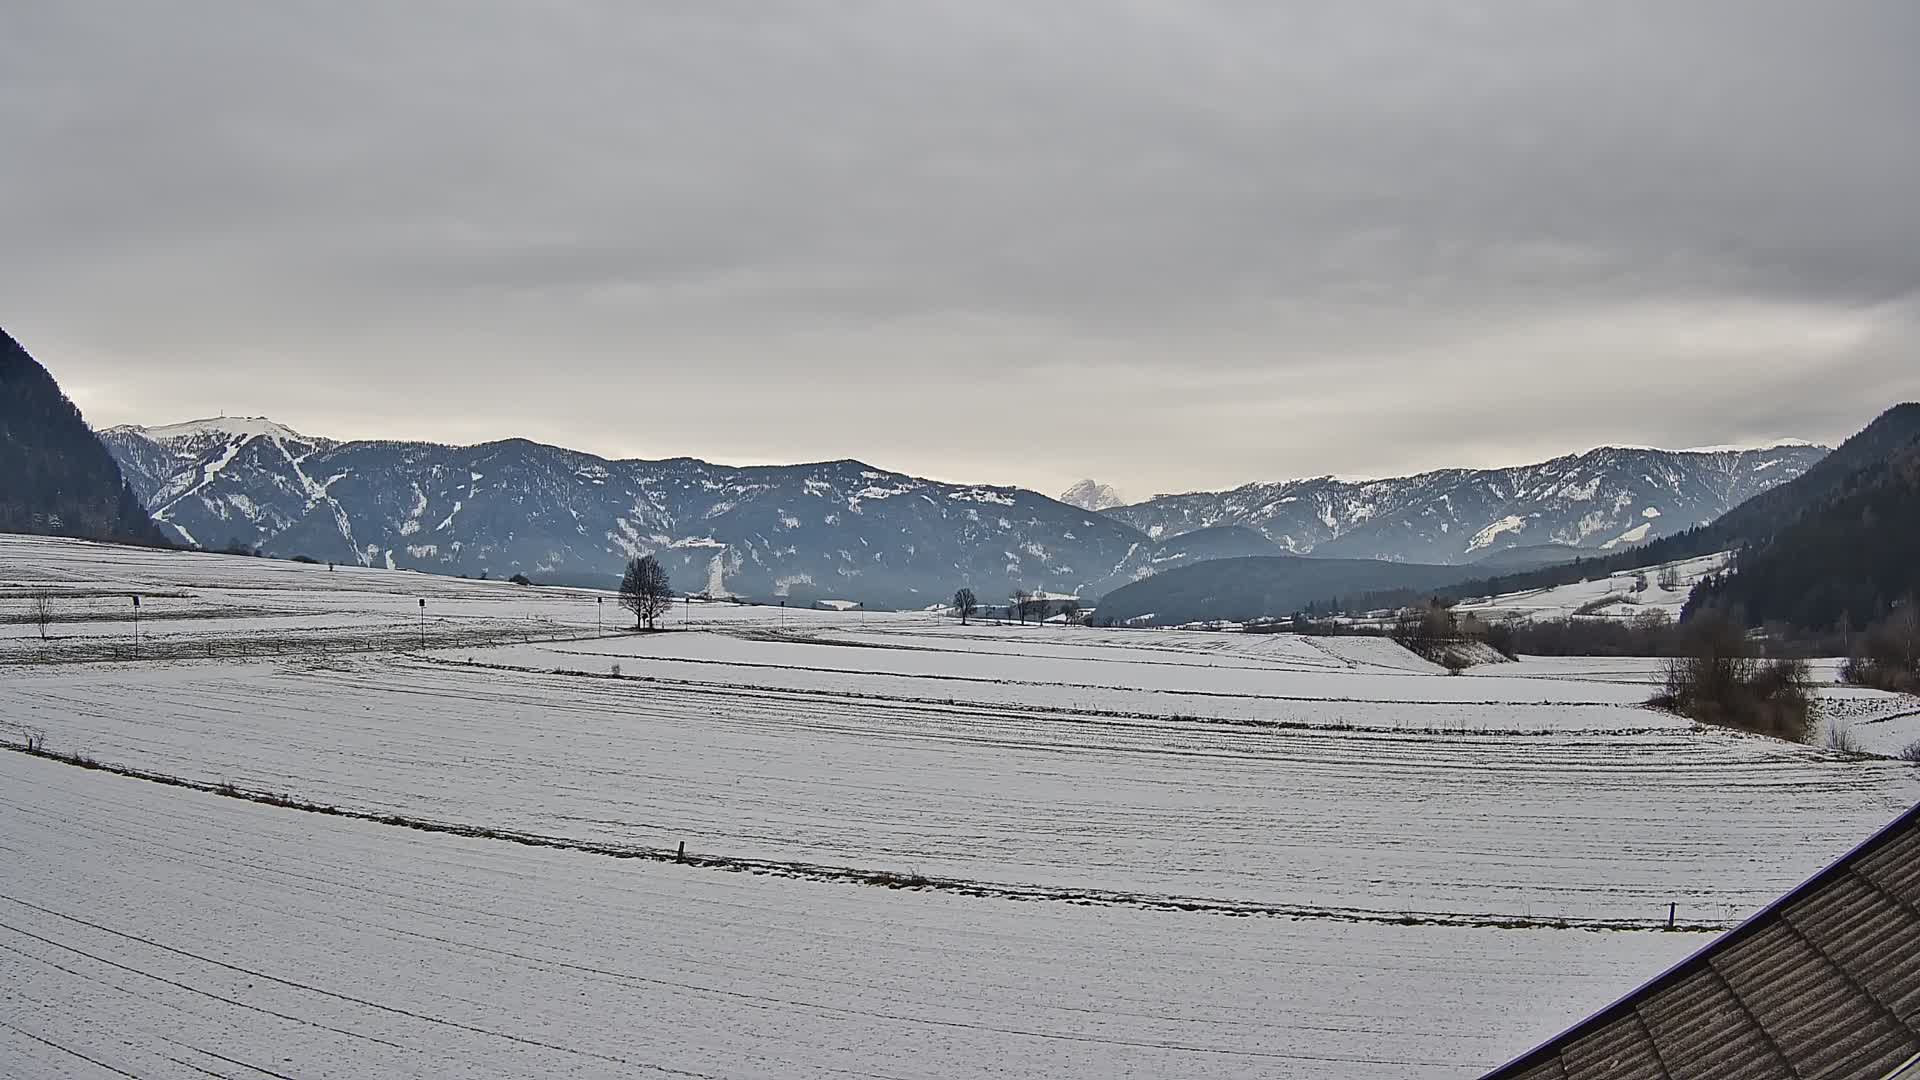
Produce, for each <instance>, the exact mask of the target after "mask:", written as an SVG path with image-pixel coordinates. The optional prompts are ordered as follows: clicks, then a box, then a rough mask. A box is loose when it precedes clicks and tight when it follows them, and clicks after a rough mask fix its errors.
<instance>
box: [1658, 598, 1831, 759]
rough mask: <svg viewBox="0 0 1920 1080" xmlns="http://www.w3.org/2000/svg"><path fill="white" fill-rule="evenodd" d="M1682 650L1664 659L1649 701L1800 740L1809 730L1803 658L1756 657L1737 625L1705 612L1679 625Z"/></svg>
mask: <svg viewBox="0 0 1920 1080" xmlns="http://www.w3.org/2000/svg"><path fill="white" fill-rule="evenodd" d="M1681 634H1682V638H1683V641H1684V649H1683V652H1682V655H1680V656H1676V657H1673V658H1672V659H1670V660H1669V661H1668V662H1667V671H1666V692H1665V693H1663V694H1661V695H1659V696H1658V697H1656V698H1654V699H1653V702H1652V704H1654V705H1658V706H1660V707H1663V708H1667V709H1671V710H1672V711H1674V712H1677V713H1679V714H1680V715H1682V716H1685V717H1688V718H1690V719H1693V720H1698V721H1699V722H1701V723H1703V724H1716V725H1719V726H1721V727H1730V728H1735V729H1738V730H1740V731H1748V732H1752V733H1754V734H1756V735H1768V736H1772V737H1773V738H1776V739H1786V740H1788V741H1789V742H1798V743H1804V742H1806V741H1808V739H1810V738H1811V737H1812V735H1813V701H1814V691H1813V678H1812V675H1811V673H1810V672H1809V670H1808V667H1807V662H1806V661H1804V660H1793V659H1774V660H1767V661H1764V662H1762V661H1759V660H1757V659H1755V657H1754V648H1753V644H1752V643H1751V642H1749V641H1748V640H1747V635H1746V632H1745V631H1744V630H1743V629H1742V628H1741V627H1740V625H1739V624H1738V623H1737V622H1735V621H1733V620H1732V619H1729V618H1727V617H1726V616H1725V615H1723V614H1721V613H1719V612H1716V611H1708V612H1704V613H1702V614H1701V615H1699V616H1697V617H1695V619H1694V620H1693V621H1692V622H1691V623H1688V624H1686V625H1685V626H1683V627H1682V628H1681Z"/></svg>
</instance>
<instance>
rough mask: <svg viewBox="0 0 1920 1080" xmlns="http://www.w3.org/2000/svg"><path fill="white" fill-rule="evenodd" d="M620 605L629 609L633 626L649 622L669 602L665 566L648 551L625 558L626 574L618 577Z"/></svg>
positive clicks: (649, 624)
mask: <svg viewBox="0 0 1920 1080" xmlns="http://www.w3.org/2000/svg"><path fill="white" fill-rule="evenodd" d="M620 606H621V607H623V608H626V609H627V610H628V611H631V612H633V620H634V621H633V628H634V629H635V630H638V629H640V627H641V626H642V625H645V626H646V628H647V629H649V630H651V629H653V622H654V620H655V619H658V618H659V617H660V616H662V615H664V614H666V612H667V609H668V608H670V607H672V606H673V584H672V582H670V581H669V580H668V579H667V571H666V568H665V567H663V566H661V565H660V560H659V559H656V558H654V557H653V556H651V555H643V556H641V557H640V558H638V559H628V560H627V574H626V576H625V577H623V578H621V579H620Z"/></svg>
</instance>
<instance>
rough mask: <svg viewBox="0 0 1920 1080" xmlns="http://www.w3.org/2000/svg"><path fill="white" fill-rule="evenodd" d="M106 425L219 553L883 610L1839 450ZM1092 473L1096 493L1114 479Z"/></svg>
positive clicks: (1584, 513) (1519, 510) (1621, 495)
mask: <svg viewBox="0 0 1920 1080" xmlns="http://www.w3.org/2000/svg"><path fill="white" fill-rule="evenodd" d="M100 435H101V440H102V441H103V442H104V443H105V444H106V445H107V447H108V449H109V450H111V451H112V452H113V455H114V457H115V458H116V459H117V460H118V461H119V463H120V466H121V469H122V471H123V472H125V474H126V476H127V479H128V481H129V482H130V483H131V484H132V486H133V488H134V490H135V491H136V492H137V493H138V494H139V495H140V497H141V498H142V499H143V500H144V501H145V503H146V505H147V507H148V509H149V510H150V511H151V512H152V514H153V518H154V520H155V521H156V522H157V523H158V524H159V525H160V527H161V528H162V529H163V530H164V531H166V532H167V533H169V534H170V535H172V536H174V537H177V538H178V539H179V540H181V541H183V542H186V543H189V544H194V545H197V546H201V547H205V548H208V549H212V550H219V549H221V548H225V547H228V546H230V545H232V544H235V543H237V544H238V545H240V546H241V547H244V548H248V549H253V548H260V549H263V550H265V551H267V552H270V553H273V554H278V555H295V554H300V555H307V556H310V557H312V558H316V559H325V560H331V561H336V562H346V563H355V562H357V563H362V564H366V565H379V566H392V567H399V568H414V569H420V570H425V571H431V572H435V573H445V574H467V575H470V576H476V577H477V576H480V575H481V574H487V575H490V576H493V577H505V576H508V575H511V574H514V573H525V574H527V575H529V576H530V577H532V578H534V579H535V580H537V581H550V582H557V583H574V584H593V585H608V584H611V583H612V581H613V580H615V579H616V578H617V575H618V573H619V570H620V567H621V566H622V564H623V563H624V561H625V560H626V559H627V558H628V557H630V556H633V555H637V554H645V553H651V554H655V555H657V556H658V557H660V558H661V560H662V561H663V562H665V563H666V565H667V567H668V570H669V572H670V573H671V574H672V575H673V581H674V587H675V588H676V589H679V590H683V591H690V592H704V593H708V594H711V595H728V594H731V595H739V596H746V597H753V598H776V597H778V598H791V599H793V600H796V601H808V600H813V599H823V598H838V599H853V600H859V601H863V602H866V603H869V604H874V605H876V606H880V605H884V606H925V605H928V604H932V603H936V602H939V601H940V600H942V599H944V598H945V597H948V596H950V595H951V594H952V592H953V590H954V589H955V588H957V587H959V586H961V585H967V586H970V587H972V588H973V589H974V590H975V591H976V592H977V593H979V594H980V595H981V596H982V597H994V596H1000V595H1005V593H1006V592H1008V591H1011V590H1012V589H1014V588H1027V589H1045V590H1048V591H1054V592H1072V593H1077V594H1079V595H1081V596H1083V597H1088V598H1093V597H1098V596H1100V595H1103V594H1104V593H1106V592H1107V591H1109V590H1111V589H1113V588H1116V587H1118V586H1120V585H1123V584H1126V583H1128V582H1131V581H1134V580H1138V579H1139V578H1142V577H1146V576H1149V575H1151V574H1154V573H1157V572H1160V571H1162V570H1165V569H1169V568H1172V567H1175V566H1182V565H1190V564H1192V563H1195V562H1201V561H1206V560H1209V559H1217V558H1233V557H1239V556H1246V555H1271V554H1280V553H1286V552H1294V553H1305V552H1315V553H1325V554H1341V555H1358V556H1360V557H1369V558H1387V559H1395V560H1406V561H1424V562H1467V561H1471V560H1472V559H1474V558H1475V557H1477V556H1482V555H1486V554H1488V553H1490V552H1494V551H1499V550H1504V549H1506V548H1510V547H1516V546H1522V545H1534V544H1540V543H1545V542H1550V541H1556V540H1557V541H1559V542H1563V543H1569V544H1577V545H1579V546H1583V547H1604V546H1607V545H1608V544H1614V545H1618V544H1631V543H1634V542H1636V541H1637V540H1639V539H1644V538H1651V537H1653V536H1657V535H1661V534H1662V533H1665V532H1671V531H1676V530H1677V529H1679V528H1684V527H1686V526H1688V525H1692V524H1694V523H1696V522H1697V521H1701V520H1706V519H1709V518H1711V517H1713V516H1714V515H1716V514H1717V513H1718V512H1719V511H1720V510H1722V509H1725V508H1726V507H1727V506H1731V505H1732V504H1733V503H1735V502H1738V501H1740V500H1741V499H1743V498H1745V497H1746V496H1747V495H1749V494H1752V493H1753V492H1755V491H1758V490H1761V489H1763V488H1764V487H1767V486H1770V485H1771V484H1773V483H1778V482H1780V481H1783V480H1786V479H1788V478H1790V477H1792V476H1796V475H1798V474H1799V473H1800V472H1801V471H1803V470H1804V469H1805V468H1806V467H1807V466H1808V465H1809V464H1811V463H1812V462H1813V461H1814V460H1817V459H1818V457H1819V456H1820V454H1821V453H1823V451H1821V450H1819V449H1818V448H1807V447H1781V448H1777V449H1775V450H1769V451H1757V452H1725V453H1713V454H1685V453H1681V454H1675V453H1670V452H1667V451H1624V450H1601V451H1594V452H1593V453H1591V454H1586V455H1581V456H1579V457H1577V458H1564V459H1559V460H1558V461H1554V462H1548V463H1546V464H1544V465H1538V466H1531V467H1528V468H1525V469H1505V470H1489V471H1483V472H1466V471H1449V472H1442V473H1430V474H1426V475H1424V476H1420V477H1410V478H1407V479H1404V480H1383V481H1374V482H1371V483H1367V484H1347V483H1343V482H1340V481H1334V480H1329V479H1322V480H1307V481H1295V482H1293V483H1289V484H1274V485H1249V486H1248V487H1245V488H1241V489H1238V490H1236V491H1233V492H1225V493H1196V494H1191V495H1178V496H1162V497H1160V498H1156V499H1153V500H1151V501H1149V502H1146V503H1141V504H1137V505H1134V506H1127V507H1119V508H1115V509H1112V510H1109V511H1106V512H1094V511H1089V510H1086V509H1083V508H1081V507H1077V506H1070V505H1068V504H1066V503H1065V502H1061V501H1056V500H1054V499H1049V498H1047V497H1045V496H1043V495H1039V494H1037V493H1035V492H1032V491H1027V490H1024V489H1020V488H1014V487H995V486H984V485H971V486H969V485H958V484H946V483H939V482H935V481H930V480H922V479H918V478H916V477H911V476H907V475H904V474H902V473H896V472H888V471H885V470H881V469H876V468H873V467H871V466H868V465H865V464H862V463H861V462H858V461H850V460H849V461H830V462H818V463H813V464H805V465H783V466H781V465H776V466H753V467H736V466H725V465H713V464H709V463H707V462H703V461H697V460H694V459H692V458H674V459H669V460H664V461H644V460H626V461H616V460H609V459H606V458H601V457H596V456H594V455H592V454H585V453H580V452H577V451H572V450H566V449H562V448H560V447H554V446H546V445H542V444H539V443H533V442H528V441H526V440H521V439H511V440H506V441H503V442H492V443H483V444H481V445H478V446H444V445H439V444H436V443H425V442H387V441H371V442H337V441H335V440H331V439H325V438H316V437H311V436H307V435H303V434H301V433H299V432H296V431H293V430H292V429H290V428H287V427H285V426H283V425H280V424H276V423H274V422H272V421H271V420H266V419H262V418H230V417H223V418H220V419H216V420H201V421H194V422H191V423H186V424H176V425H172V426H168V427H153V428H143V427H118V428H110V429H108V430H106V431H104V432H101V433H100ZM1084 486H1086V487H1087V488H1088V489H1089V490H1088V491H1087V492H1086V494H1089V495H1090V496H1093V497H1095V498H1096V499H1097V497H1098V496H1099V494H1100V489H1101V485H1096V484H1089V485H1084ZM1079 487H1080V485H1076V491H1078V489H1079ZM1070 494H1071V493H1070Z"/></svg>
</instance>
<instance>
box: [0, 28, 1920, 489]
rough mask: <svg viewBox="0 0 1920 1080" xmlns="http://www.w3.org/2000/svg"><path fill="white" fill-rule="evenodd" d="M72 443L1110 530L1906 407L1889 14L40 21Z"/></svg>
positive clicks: (35, 300) (36, 237)
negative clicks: (198, 424)
mask: <svg viewBox="0 0 1920 1080" xmlns="http://www.w3.org/2000/svg"><path fill="white" fill-rule="evenodd" d="M5 24H6V25H5V29H4V31H3V32H0V147H4V150H3V151H0V239H3V240H4V255H3V257H0V326H4V327H5V328H6V329H8V330H9V331H11V332H12V333H13V334H14V335H15V336H16V337H18V338H19V339H20V340H21V342H22V343H23V344H24V345H26V347H27V348H28V349H29V350H30V351H31V352H33V353H34V354H35V356H36V357H37V358H39V359H40V360H41V361H42V362H43V363H45V364H46V365H47V366H48V367H49V368H50V369H51V370H52V371H53V373H54V374H55V375H56V376H57V377H58V378H59V379H60V380H61V382H62V383H63V385H65V386H66V388H67V390H68V392H69V393H70V394H71V395H72V396H73V397H74V398H75V400H76V401H78V402H79V404H80V405H81V407H82V409H83V410H84V411H85V412H86V414H87V417H88V419H89V420H91V421H92V422H93V423H94V424H95V425H96V426H105V425H108V424H114V423H121V422H145V423H164V422H169V421H175V420H182V419H187V418H192V417H198V416H204V415H211V414H218V413H221V412H223V411H224V412H226V413H229V414H233V415H241V414H266V415H270V416H272V417H274V418H275V419H278V420H281V421H283V422H285V423H288V424H291V425H292V426H294V427H297V428H300V429H302V430H306V431H310V432H312V433H316V434H326V435H331V436H335V437H345V438H352V437H376V436H378V437H421V438H433V439H440V440H446V441H461V442H465V441H479V440H483V439H488V438H498V437H506V436H514V435H519V436H526V437H529V438H534V439H539V440H542V441H548V442H555V443H560V444H563V445H569V446H574V447H578V448H581V449H585V450H591V451H594V452H597V453H602V454H606V455H609V456H642V457H666V456H675V455H682V454H687V455H694V456H698V457H704V458H708V459H711V460H717V461H725V462H734V463H754V462H788V461H801V460H817V459H824V458H838V457H858V458H861V459H862V460H866V461H869V462H872V463H873V464H876V465H881V466H885V467H889V468H895V469H900V470H903V471H907V472H912V473H917V474H921V475H927V476H933V477H938V478H942V479H957V480H973V481H991V482H1002V483H1019V484H1024V485H1027V486H1032V487H1036V488H1039V489H1041V490H1044V491H1048V492H1049V493H1052V492H1056V491H1058V490H1060V489H1061V488H1063V487H1065V486H1066V485H1067V484H1068V483H1069V482H1071V481H1073V480H1075V479H1077V478H1079V477H1080V476H1083V475H1091V476H1095V477H1097V478H1099V479H1102V480H1105V481H1108V482H1111V483H1113V484H1115V485H1117V486H1119V487H1120V488H1121V489H1122V490H1123V491H1124V492H1126V493H1127V494H1130V495H1133V496H1136V497H1144V496H1145V495H1148V494H1151V493H1153V492H1156V491H1165V490H1184V489H1193V488H1201V487H1224V486H1231V485H1233V484H1237V483H1241V482H1245V481H1248V480H1256V479H1284V478H1289V477H1294V476H1303V475H1316V474H1320V473H1328V472H1331V473H1338V474H1342V475H1349V476H1368V475H1389V474H1396V473H1402V472H1410V471H1415V470H1418V469H1423V468H1431V467H1442V466H1453V465H1494V464H1511V463H1517V462H1521V461H1527V460H1536V459H1540V458H1544V457H1548V456H1552V455H1554V454H1557V453H1563V452H1567V451H1572V450H1580V449H1585V448H1587V447H1590V446H1593V445H1596V444H1601V443H1608V442H1618V443H1634V444H1652V445H1665V446H1685V445H1697V444H1705V443H1724V442H1735V441H1746V440H1754V439H1760V438H1764V437H1767V436H1773V435H1797V436H1803V437H1806V438H1812V439H1820V440H1834V439H1838V438H1840V437H1843V436H1845V435H1846V434H1848V433H1850V432H1851V431H1852V430H1854V429H1855V428H1857V427H1859V426H1860V425H1861V424H1863V423H1865V422H1866V421H1867V420H1868V419H1870V418H1871V417H1872V416H1873V415H1874V414H1876V413H1877V412H1878V411H1880V409H1882V408H1883V407H1885V406H1886V405H1888V404H1891V403H1892V402H1894V401H1896V400H1902V399H1913V398H1916V397H1920V200H1917V199H1916V193H1920V63H1916V60H1915V51H1914V50H1915V47H1916V44H1917V43H1920V3H1914V2H1913V0H1885V2H1849V0H1827V2H1821V3H1809V2H1803V0H1792V2H1779V3H1775V2H1769V0H1725V2H1684V0H1683V2H1673V0H1660V2H1654V0H1648V2H1644V3H1628V2H1621V3H1613V2H1604V3H1603V2H1594V0H1580V2H1567V3H1550V2H1521V0H1514V2H1511V3H1488V4H1483V5H1482V4H1473V3H1467V2H1453V3H1434V2H1432V0H1370V2H1366V3H1356V2H1352V0H1328V2H1326V3H1293V2H1266V0H1263V2H1246V3H1203V2H1197V0H1161V2H1145V0H1134V2H1130V0H1098V2H1092V0H1089V2H1085V3H1081V2H1074V0H1042V2H1038V3H1036V2H1034V0H967V2H964V3H940V4H929V3H923V2H918V0H875V2H872V3H858V2H847V0H837V2H827V0H821V2H817V3H814V2H806V0H793V2H780V3H757V2H737V0H702V2H698V3H654V2H646V0H606V2H603V3H589V2H566V0H548V2H541V3H535V2H533V0H526V2H523V3H514V4H504V3H491V2H482V0H445V2H441V3H431V2H422V0H410V2H408V3H404V4H376V3H371V2H367V3H356V2H349V0H320V2H296V0H276V2H274V3H260V2H258V0H234V2H232V3H205V2H199V0H187V2H183V3H178V4H165V5H158V4H151V3H146V2H128V3H111V2H88V0H81V2H76V3H54V2H46V3H28V4H22V5H12V6H10V7H9V9H8V12H7V16H6V19H5Z"/></svg>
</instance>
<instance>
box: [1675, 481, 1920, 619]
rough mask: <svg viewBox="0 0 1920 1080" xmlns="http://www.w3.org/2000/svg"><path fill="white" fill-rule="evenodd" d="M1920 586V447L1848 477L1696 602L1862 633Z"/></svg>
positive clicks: (1704, 587)
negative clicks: (1823, 501)
mask: <svg viewBox="0 0 1920 1080" xmlns="http://www.w3.org/2000/svg"><path fill="white" fill-rule="evenodd" d="M1916 592H1920V445H1910V446H1908V447H1907V448H1905V449H1903V450H1900V451H1897V452H1896V453H1894V454H1893V456H1892V457H1891V458H1890V459H1889V460H1887V461H1884V462H1881V463H1879V464H1876V465H1870V466H1867V467H1866V468H1863V469H1860V470H1859V471H1857V472H1855V473H1854V474H1853V475H1852V476H1850V477H1848V478H1847V482H1846V483H1845V485H1844V486H1843V487H1842V490H1841V491H1840V493H1839V494H1837V495H1836V496H1835V497H1834V498H1833V499H1832V501H1831V502H1829V503H1827V504H1825V505H1822V506H1820V507H1817V508H1815V509H1813V510H1810V511H1808V512H1807V513H1805V514H1802V515H1801V516H1800V518H1799V519H1798V520H1796V521H1794V522H1793V523H1792V524H1790V525H1788V526H1786V527H1785V528H1783V529H1781V530H1780V531H1778V532H1777V533H1775V534H1774V535H1773V537H1772V538H1771V539H1770V540H1769V541H1767V542H1766V543H1763V544H1758V545H1755V546H1753V547H1751V548H1747V549H1745V550H1743V551H1742V552H1741V553H1740V555H1739V557H1738V559H1737V560H1736V562H1735V566H1734V570H1733V572H1731V573H1729V574H1727V575H1725V576H1724V577H1721V578H1718V579H1715V580H1712V581H1708V582H1703V583H1702V584H1701V585H1700V586H1699V587H1698V588H1697V589H1696V590H1695V591H1694V594H1693V598H1692V600H1691V601H1690V602H1689V604H1688V611H1689V612H1692V611H1695V610H1699V609H1701V608H1704V607H1707V606H1715V607H1724V608H1727V609H1729V610H1737V611H1739V612H1742V613H1743V614H1744V616H1745V618H1746V620H1747V621H1748V622H1749V623H1751V624H1761V623H1767V622H1783V623H1788V624H1790V625H1793V626H1796V627H1801V628H1804V629H1814V630H1818V629H1826V628H1829V627H1834V628H1839V629H1844V630H1860V629H1863V628H1865V627H1866V626H1867V625H1868V624H1869V623H1871V622H1873V621H1876V620H1878V619H1880V618H1881V617H1883V616H1884V615H1886V614H1887V612H1888V611H1890V610H1891V609H1892V608H1893V607H1894V606H1895V605H1896V604H1898V603H1900V602H1902V601H1903V600H1910V599H1911V598H1912V597H1913V596H1914V595H1915V594H1916Z"/></svg>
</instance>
